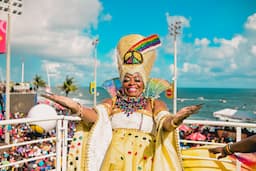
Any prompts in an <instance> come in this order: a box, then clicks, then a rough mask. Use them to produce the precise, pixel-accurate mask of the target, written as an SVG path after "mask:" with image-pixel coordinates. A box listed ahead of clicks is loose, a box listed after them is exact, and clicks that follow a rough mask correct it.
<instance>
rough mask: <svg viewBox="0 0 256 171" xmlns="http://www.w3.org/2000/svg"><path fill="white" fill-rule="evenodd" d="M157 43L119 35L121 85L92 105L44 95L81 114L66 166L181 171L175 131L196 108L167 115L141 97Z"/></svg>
mask: <svg viewBox="0 0 256 171" xmlns="http://www.w3.org/2000/svg"><path fill="white" fill-rule="evenodd" d="M159 45H160V40H159V38H158V36H157V35H152V36H149V37H146V38H145V37H143V36H141V35H138V34H132V35H128V36H124V37H123V38H121V39H120V41H119V43H118V46H117V50H118V56H117V59H118V60H117V61H118V69H119V74H120V80H121V84H122V87H121V89H119V90H118V91H117V93H116V95H114V96H113V98H109V99H105V100H104V101H103V102H102V103H101V104H98V105H96V106H95V107H94V108H88V107H85V106H81V105H80V104H78V103H76V102H74V101H73V100H71V99H69V98H68V97H64V96H58V95H54V94H48V95H47V94H46V95H44V97H47V98H49V99H51V100H54V101H55V102H57V103H60V104H61V105H63V106H65V107H68V108H70V109H71V111H72V112H73V113H78V114H79V116H80V117H81V118H82V122H81V123H80V124H79V125H78V126H77V132H76V134H75V136H74V138H73V141H72V143H71V146H70V153H69V158H68V170H70V171H73V170H81V171H84V170H89V171H98V170H102V171H111V170H113V171H114V170H122V171H134V170H147V171H156V170H175V171H181V170H182V165H181V162H180V161H181V159H180V155H179V150H178V144H177V135H176V131H175V130H176V128H177V127H178V126H179V124H181V123H182V121H183V120H184V119H185V118H187V117H188V116H190V115H191V114H193V113H195V112H197V111H198V110H199V109H200V108H201V106H197V105H196V106H188V107H184V108H182V109H181V110H180V111H178V112H177V114H176V115H172V114H170V113H169V111H168V109H167V106H166V104H165V103H164V102H163V101H161V100H158V99H155V98H154V97H148V96H146V93H145V91H146V87H147V85H149V84H150V81H149V75H150V71H151V68H152V65H153V63H154V60H155V58H156V52H155V49H156V47H158V46H159ZM167 88H168V86H167Z"/></svg>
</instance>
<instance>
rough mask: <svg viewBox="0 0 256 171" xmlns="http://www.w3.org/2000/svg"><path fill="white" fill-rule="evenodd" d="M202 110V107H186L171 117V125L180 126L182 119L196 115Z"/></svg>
mask: <svg viewBox="0 0 256 171" xmlns="http://www.w3.org/2000/svg"><path fill="white" fill-rule="evenodd" d="M201 108H202V105H201V104H200V105H193V106H187V107H184V108H182V109H181V110H179V111H178V112H177V113H176V115H174V116H173V121H172V122H173V124H174V125H180V124H181V123H182V122H183V120H184V119H186V118H187V117H189V116H190V115H192V114H194V113H197V112H198V111H199V110H200V109H201Z"/></svg>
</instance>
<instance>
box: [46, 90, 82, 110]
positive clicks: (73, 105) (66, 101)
mask: <svg viewBox="0 0 256 171" xmlns="http://www.w3.org/2000/svg"><path fill="white" fill-rule="evenodd" d="M41 96H42V97H44V98H47V99H49V100H52V101H54V102H56V103H58V104H60V105H61V106H63V107H66V108H68V109H70V110H71V112H72V113H76V112H78V110H79V105H78V103H77V102H75V101H74V100H72V99H70V98H68V97H65V96H59V95H56V94H52V93H47V94H41Z"/></svg>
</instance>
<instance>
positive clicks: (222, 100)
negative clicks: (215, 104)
mask: <svg viewBox="0 0 256 171" xmlns="http://www.w3.org/2000/svg"><path fill="white" fill-rule="evenodd" d="M219 102H221V103H227V100H225V99H220V100H219Z"/></svg>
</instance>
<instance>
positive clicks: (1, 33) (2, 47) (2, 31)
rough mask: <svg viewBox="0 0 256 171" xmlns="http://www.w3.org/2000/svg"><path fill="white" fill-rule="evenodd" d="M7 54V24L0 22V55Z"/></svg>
mask: <svg viewBox="0 0 256 171" xmlns="http://www.w3.org/2000/svg"><path fill="white" fill-rule="evenodd" d="M5 52H6V22H5V21H3V20H0V53H5Z"/></svg>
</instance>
